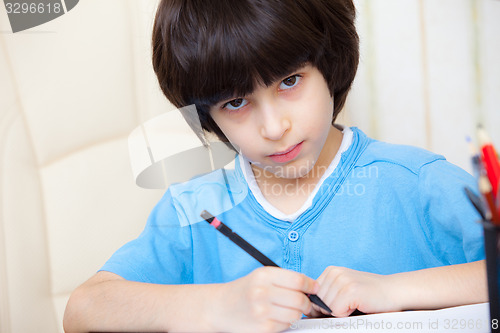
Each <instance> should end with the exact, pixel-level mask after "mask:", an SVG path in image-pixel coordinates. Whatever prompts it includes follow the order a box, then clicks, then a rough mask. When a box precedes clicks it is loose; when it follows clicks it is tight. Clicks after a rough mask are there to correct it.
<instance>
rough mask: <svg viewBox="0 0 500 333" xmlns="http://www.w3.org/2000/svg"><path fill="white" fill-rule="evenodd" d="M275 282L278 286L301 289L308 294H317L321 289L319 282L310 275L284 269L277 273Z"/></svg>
mask: <svg viewBox="0 0 500 333" xmlns="http://www.w3.org/2000/svg"><path fill="white" fill-rule="evenodd" d="M273 284H274V285H275V286H278V287H282V288H287V289H291V290H297V291H301V292H303V293H306V294H316V293H317V292H318V291H319V288H320V286H319V283H318V282H317V281H316V280H313V279H311V278H310V277H308V276H306V275H304V274H302V273H297V272H294V271H289V270H285V269H283V270H282V272H280V273H279V274H277V275H276V279H275V280H273Z"/></svg>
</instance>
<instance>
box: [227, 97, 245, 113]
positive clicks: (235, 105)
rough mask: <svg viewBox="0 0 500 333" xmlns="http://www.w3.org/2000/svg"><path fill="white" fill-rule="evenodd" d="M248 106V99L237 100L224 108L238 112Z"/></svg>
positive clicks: (228, 103)
mask: <svg viewBox="0 0 500 333" xmlns="http://www.w3.org/2000/svg"><path fill="white" fill-rule="evenodd" d="M247 104H248V101H247V100H246V99H244V98H236V99H233V100H231V101H229V102H227V103H225V104H224V105H222V108H223V109H226V110H230V111H237V110H239V109H241V108H242V107H244V106H245V105H247Z"/></svg>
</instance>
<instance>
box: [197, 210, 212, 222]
mask: <svg viewBox="0 0 500 333" xmlns="http://www.w3.org/2000/svg"><path fill="white" fill-rule="evenodd" d="M200 216H201V217H202V218H204V219H205V220H209V219H212V218H213V215H212V214H210V213H209V212H207V211H206V210H203V211H202V212H201V213H200Z"/></svg>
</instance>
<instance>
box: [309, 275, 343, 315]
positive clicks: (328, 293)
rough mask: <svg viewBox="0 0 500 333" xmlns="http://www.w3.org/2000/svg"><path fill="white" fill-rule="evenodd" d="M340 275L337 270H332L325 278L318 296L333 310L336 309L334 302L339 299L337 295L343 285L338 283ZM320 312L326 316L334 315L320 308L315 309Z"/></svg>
mask: <svg viewBox="0 0 500 333" xmlns="http://www.w3.org/2000/svg"><path fill="white" fill-rule="evenodd" d="M338 277H339V273H338V272H337V271H336V270H330V271H329V272H327V273H326V274H325V275H324V277H323V282H322V284H321V285H320V289H319V291H318V296H319V297H320V298H321V299H322V300H323V302H324V303H325V304H326V305H328V307H329V308H330V309H331V310H333V309H334V300H335V299H336V298H337V294H338V292H339V289H340V288H341V287H342V285H341V284H340V283H339V281H338ZM315 309H317V310H318V311H319V312H321V313H323V314H324V315H329V316H331V315H332V313H329V312H328V311H326V310H324V309H323V308H320V307H315Z"/></svg>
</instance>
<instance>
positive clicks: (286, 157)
mask: <svg viewBox="0 0 500 333" xmlns="http://www.w3.org/2000/svg"><path fill="white" fill-rule="evenodd" d="M303 143H304V141H302V142H300V143H297V144H296V145H294V146H292V147H290V148H288V149H286V150H284V151H280V152H277V153H274V154H272V155H268V156H269V157H270V158H271V159H272V160H273V161H274V162H276V163H286V162H289V161H291V160H293V159H294V158H295V157H297V155H298V154H299V153H300V151H301V150H302V144H303Z"/></svg>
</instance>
